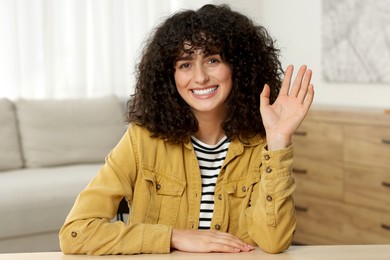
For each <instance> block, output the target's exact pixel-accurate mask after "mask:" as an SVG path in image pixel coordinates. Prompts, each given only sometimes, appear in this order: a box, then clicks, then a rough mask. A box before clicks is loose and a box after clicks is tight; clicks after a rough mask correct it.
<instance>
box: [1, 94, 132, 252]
mask: <svg viewBox="0 0 390 260" xmlns="http://www.w3.org/2000/svg"><path fill="white" fill-rule="evenodd" d="M123 111H124V104H123V102H120V100H119V99H118V98H116V97H113V96H110V97H102V98H95V99H80V100H23V99H21V100H17V101H10V100H8V99H5V98H2V99H0V253H5V252H33V251H56V250H59V245H58V231H59V229H60V227H61V225H62V224H63V222H64V220H65V218H66V216H67V214H68V212H69V210H70V209H71V207H72V205H73V202H74V200H75V199H76V197H77V195H78V193H79V192H80V191H81V190H82V189H83V188H84V187H85V186H86V185H87V184H88V182H89V181H90V179H91V178H92V177H93V176H95V175H96V173H97V171H98V170H99V168H100V167H101V166H102V164H103V163H104V159H105V156H106V155H107V154H108V152H109V151H110V150H111V149H112V148H113V147H114V146H115V144H116V143H117V142H118V141H119V139H120V138H121V136H122V134H123V133H124V131H125V128H126V125H125V123H124V117H123Z"/></svg>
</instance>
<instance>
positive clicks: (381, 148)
mask: <svg viewBox="0 0 390 260" xmlns="http://www.w3.org/2000/svg"><path fill="white" fill-rule="evenodd" d="M345 160H346V161H347V162H354V163H363V164H367V165H373V166H374V167H376V166H383V167H386V166H387V167H389V165H390V128H389V127H372V126H352V125H348V126H346V127H345Z"/></svg>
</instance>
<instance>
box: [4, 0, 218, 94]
mask: <svg viewBox="0 0 390 260" xmlns="http://www.w3.org/2000/svg"><path fill="white" fill-rule="evenodd" d="M205 2H206V1H180V0H143V1H139V0H0V97H8V98H11V99H17V98H35V99H40V98H59V99H62V98H85V97H96V96H103V95H109V94H114V95H117V96H120V97H128V96H129V95H130V94H131V93H132V91H133V90H132V87H133V83H134V77H133V72H134V67H135V64H136V61H137V58H138V57H139V52H140V51H141V47H142V42H143V41H144V40H145V38H146V37H147V35H148V33H149V32H150V31H151V29H152V28H153V26H154V25H156V23H158V22H160V21H161V19H162V18H164V17H166V16H167V15H169V14H171V13H172V12H173V11H176V10H177V9H180V8H195V7H199V6H201V5H202V4H204V3H205ZM208 2H210V1H208Z"/></svg>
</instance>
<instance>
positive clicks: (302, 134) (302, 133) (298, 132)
mask: <svg viewBox="0 0 390 260" xmlns="http://www.w3.org/2000/svg"><path fill="white" fill-rule="evenodd" d="M294 135H299V136H306V135H307V133H306V132H305V131H295V133H294ZM382 141H383V140H382Z"/></svg>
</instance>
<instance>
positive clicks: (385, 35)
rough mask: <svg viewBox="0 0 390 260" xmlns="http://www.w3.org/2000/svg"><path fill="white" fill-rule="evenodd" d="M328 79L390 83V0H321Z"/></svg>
mask: <svg viewBox="0 0 390 260" xmlns="http://www.w3.org/2000/svg"><path fill="white" fill-rule="evenodd" d="M322 70H323V71H322V75H323V79H324V81H326V82H342V83H348V82H351V83H390V0H322Z"/></svg>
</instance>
